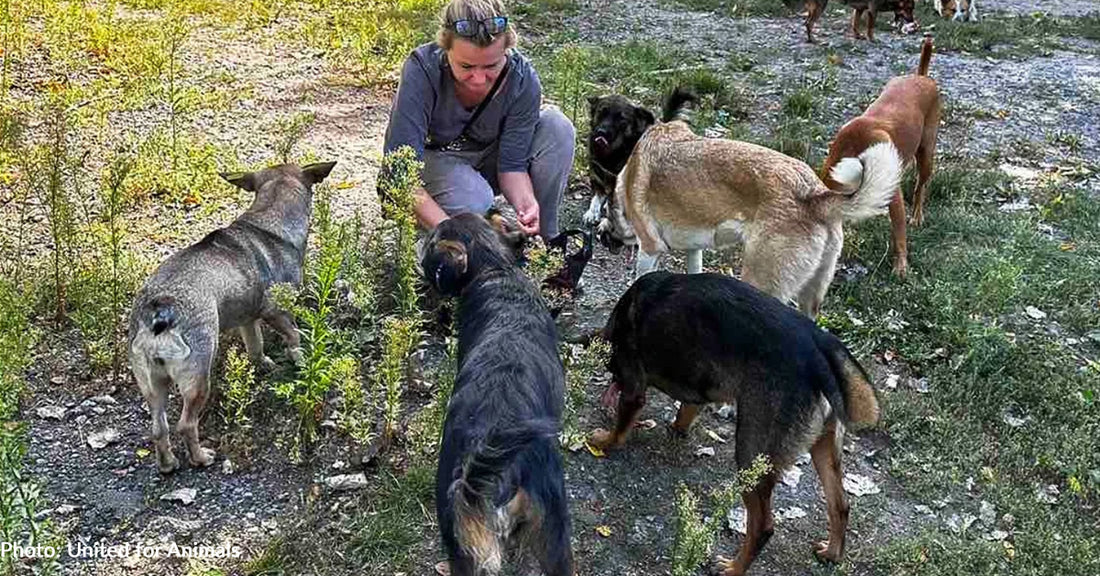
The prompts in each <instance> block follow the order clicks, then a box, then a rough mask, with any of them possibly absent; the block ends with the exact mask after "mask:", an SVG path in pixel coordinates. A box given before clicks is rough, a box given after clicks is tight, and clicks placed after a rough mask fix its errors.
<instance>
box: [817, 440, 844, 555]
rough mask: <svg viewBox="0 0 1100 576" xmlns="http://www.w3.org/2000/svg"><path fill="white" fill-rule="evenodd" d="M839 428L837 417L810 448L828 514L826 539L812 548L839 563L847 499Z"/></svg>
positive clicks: (841, 553) (842, 552) (842, 545)
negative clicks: (842, 480)
mask: <svg viewBox="0 0 1100 576" xmlns="http://www.w3.org/2000/svg"><path fill="white" fill-rule="evenodd" d="M840 442H841V431H840V430H839V429H838V427H837V423H836V420H835V419H834V420H830V421H829V422H828V423H826V425H825V430H824V432H822V433H821V436H819V437H818V438H817V441H816V442H814V445H813V447H812V448H810V457H811V458H812V459H813V462H814V469H815V470H817V476H818V478H821V487H822V489H823V490H824V491H825V505H826V507H827V508H828V514H829V539H828V540H826V541H824V542H819V543H818V544H817V546H816V547H815V549H814V554H816V555H817V557H818V558H820V559H821V560H824V561H827V562H839V561H840V558H841V556H842V555H843V554H844V533H845V531H846V530H847V528H848V499H847V497H846V496H845V495H844V486H843V485H842V482H841V478H843V474H841V468H840Z"/></svg>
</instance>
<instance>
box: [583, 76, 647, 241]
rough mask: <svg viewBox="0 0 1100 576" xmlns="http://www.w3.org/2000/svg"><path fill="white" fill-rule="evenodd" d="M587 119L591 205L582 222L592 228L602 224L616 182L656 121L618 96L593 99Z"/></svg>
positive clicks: (591, 99)
mask: <svg viewBox="0 0 1100 576" xmlns="http://www.w3.org/2000/svg"><path fill="white" fill-rule="evenodd" d="M588 117H589V123H588V125H589V126H591V127H592V130H591V132H589V134H588V179H589V182H590V183H591V186H592V202H591V203H589V205H588V211H587V212H585V213H584V216H583V217H582V221H583V222H584V224H585V225H586V226H592V225H595V224H596V223H597V222H599V221H600V217H601V216H602V214H603V207H604V206H605V205H606V204H607V199H608V198H609V197H610V196H611V195H612V194H614V193H615V179H616V178H617V177H618V175H619V172H621V171H622V169H623V166H625V165H626V160H627V158H630V153H631V152H633V151H634V145H635V144H637V143H638V140H639V139H640V138H641V137H642V134H644V133H645V131H646V130H647V129H648V128H649V127H650V126H652V125H653V124H654V123H655V122H656V121H657V120H656V118H654V117H653V113H652V112H650V111H649V110H646V109H645V108H643V107H641V106H635V105H634V104H632V103H631V102H630V101H629V100H627V99H626V98H624V97H622V96H619V95H617V94H612V95H610V96H600V97H596V96H590V97H589V98H588ZM666 121H667V120H666Z"/></svg>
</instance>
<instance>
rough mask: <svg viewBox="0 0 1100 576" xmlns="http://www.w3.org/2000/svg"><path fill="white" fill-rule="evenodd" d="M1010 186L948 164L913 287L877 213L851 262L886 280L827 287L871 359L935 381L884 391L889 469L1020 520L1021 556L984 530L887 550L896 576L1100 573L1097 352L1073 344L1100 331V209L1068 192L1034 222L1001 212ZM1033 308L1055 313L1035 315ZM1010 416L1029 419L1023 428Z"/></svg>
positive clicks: (834, 310)
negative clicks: (1057, 234) (895, 271)
mask: <svg viewBox="0 0 1100 576" xmlns="http://www.w3.org/2000/svg"><path fill="white" fill-rule="evenodd" d="M1006 188H1007V183H1006V182H1005V180H1004V177H1003V176H1001V175H999V174H997V173H993V172H975V171H968V170H966V169H963V168H958V167H951V166H941V167H940V168H939V172H938V174H937V176H936V177H935V178H934V179H933V181H932V185H931V188H930V194H931V197H930V202H929V205H928V206H927V220H926V226H925V227H923V228H919V229H914V228H912V227H910V229H909V242H910V260H909V262H910V278H909V279H908V280H907V281H905V282H901V281H898V280H896V279H894V278H893V277H892V276H890V274H889V267H888V266H881V267H878V266H877V264H876V263H877V262H879V261H880V260H881V258H882V256H883V255H884V254H885V253H886V250H887V241H888V240H887V236H888V221H887V220H886V219H885V218H880V219H874V220H871V221H868V222H867V223H865V224H863V225H861V226H859V227H858V228H856V229H855V230H854V231H853V233H851V234H849V237H848V241H847V243H846V254H845V257H846V258H851V259H857V260H861V261H863V262H864V264H865V265H866V266H867V267H868V268H870V269H872V270H877V273H875V274H873V275H872V276H870V277H868V278H866V279H864V280H862V281H860V282H850V283H845V282H837V283H834V285H833V288H832V290H831V291H830V302H829V305H828V306H827V310H826V312H827V314H826V316H825V319H824V321H825V323H826V325H830V326H831V327H832V328H834V329H836V330H838V331H839V332H841V333H842V334H843V335H844V337H845V339H846V340H847V341H848V342H849V343H850V344H852V345H853V346H854V348H856V349H857V350H859V352H860V354H863V355H866V354H868V353H869V352H872V351H882V350H886V349H890V350H894V351H896V353H897V354H898V357H899V358H900V359H901V360H902V361H903V362H905V363H906V364H907V365H908V366H909V367H910V369H911V370H912V371H913V373H914V375H915V376H918V377H923V378H928V381H929V383H930V385H931V390H930V392H929V393H927V394H918V393H915V392H913V391H909V390H907V389H902V388H899V389H898V391H896V392H892V393H889V394H888V395H886V397H885V398H884V405H885V414H884V417H883V422H884V426H885V428H886V430H887V432H888V433H889V435H890V437H891V444H892V450H891V460H890V463H889V468H890V472H891V475H892V476H893V477H894V478H895V479H896V480H897V481H899V483H900V484H901V486H902V487H903V488H904V489H905V490H906V491H907V492H908V493H910V495H911V496H912V497H913V498H916V499H917V500H919V501H921V502H924V503H931V502H933V501H934V500H937V499H942V498H944V497H946V496H949V495H951V496H953V497H954V498H955V500H956V502H960V506H962V509H963V511H966V509H967V508H973V510H970V512H971V513H975V514H976V508H977V506H976V504H975V502H976V501H977V499H979V498H980V499H986V500H988V501H990V502H992V503H993V504H994V505H996V507H997V510H998V515H999V516H1000V515H1003V514H1006V513H1007V514H1011V515H1012V516H1013V517H1014V518H1015V522H1016V524H1015V526H1014V527H1013V528H1012V530H1011V533H1012V535H1013V542H1012V544H1013V549H1012V550H1011V552H1009V551H1007V549H1006V548H1004V547H1003V546H1002V545H1001V544H1000V543H997V542H993V543H989V542H986V541H984V540H982V539H981V534H980V533H972V534H964V535H961V536H960V535H954V534H948V533H944V532H942V531H933V532H930V533H927V534H922V535H918V536H914V537H906V538H901V539H898V540H896V541H894V542H892V543H891V544H890V545H889V546H886V547H884V548H882V549H880V550H877V551H876V553H875V554H876V556H875V563H876V565H878V566H879V567H880V568H882V569H884V570H886V569H887V568H888V567H889V570H888V572H889V573H891V574H962V573H967V574H969V573H975V574H976V573H981V574H1002V573H1003V574H1008V573H1012V574H1095V573H1096V571H1097V567H1098V566H1100V564H1098V560H1097V558H1100V556H1098V555H1097V551H1098V550H1100V537H1098V534H1100V533H1098V532H1097V530H1096V527H1097V516H1096V513H1095V506H1096V504H1097V500H1098V497H1100V454H1098V453H1097V451H1096V440H1095V439H1096V438H1097V437H1100V404H1098V403H1097V396H1098V395H1100V364H1096V360H1097V359H1098V358H1100V349H1098V347H1097V346H1096V345H1087V344H1085V345H1081V344H1078V345H1074V344H1070V343H1067V339H1068V338H1078V339H1081V338H1084V337H1085V336H1086V335H1087V334H1088V333H1089V332H1090V331H1094V330H1095V329H1096V326H1098V325H1100V285H1098V284H1097V282H1096V270H1097V269H1098V264H1100V230H1098V229H1097V227H1096V226H1095V222H1096V221H1097V220H1096V219H1097V218H1098V217H1100V205H1098V203H1097V202H1096V200H1095V199H1092V198H1089V197H1087V196H1086V195H1085V194H1084V193H1083V192H1082V191H1080V190H1076V189H1074V188H1073V186H1072V184H1064V185H1062V186H1061V187H1059V188H1058V189H1057V190H1056V192H1057V193H1056V194H1053V195H1051V194H1049V193H1048V195H1047V198H1048V200H1046V202H1045V204H1044V206H1043V207H1042V209H1041V210H1040V211H1039V212H1038V214H1036V213H1023V214H1019V213H1017V214H1005V213H1001V212H999V211H997V209H996V204H995V203H993V202H991V201H990V200H991V198H993V196H994V195H995V194H996V193H997V191H998V190H1002V191H1003V190H1004V189H1006ZM1048 192H1049V191H1048ZM1034 199H1035V196H1033V201H1034ZM1041 225H1048V226H1053V227H1054V228H1055V229H1057V230H1060V231H1061V232H1062V233H1063V234H1066V235H1068V236H1069V238H1070V242H1068V243H1067V242H1065V241H1062V240H1058V239H1052V238H1050V237H1048V236H1047V235H1046V234H1044V233H1043V232H1042V230H1041V227H1040V226H1041ZM1069 244H1072V249H1068V248H1067V246H1068V245H1069ZM1026 306H1034V307H1036V308H1038V309H1040V310H1043V311H1045V312H1046V313H1047V314H1048V317H1047V319H1045V320H1043V321H1041V322H1036V321H1034V320H1032V319H1030V318H1028V317H1027V316H1026V315H1025V314H1024V313H1023V312H1024V308H1025V307H1026ZM842 309H843V310H844V311H843V312H841V311H840V310H842ZM848 314H852V315H855V316H857V317H858V318H861V319H863V320H865V323H863V324H862V325H860V326H856V325H854V324H853V323H851V322H850V320H849V319H848V318H849V316H848ZM898 320H903V321H904V322H906V323H907V325H905V326H899V324H898ZM1051 321H1055V322H1057V323H1058V324H1059V325H1060V326H1061V329H1060V331H1059V333H1055V332H1053V331H1052V330H1050V329H1048V327H1047V325H1049V324H1050V322H1051ZM1006 412H1007V413H1011V414H1013V415H1014V416H1017V417H1026V418H1028V419H1029V420H1028V421H1027V423H1026V424H1025V425H1024V426H1022V427H1019V428H1016V427H1013V426H1011V425H1009V424H1008V423H1006V422H1005V418H1004V415H1005V413H1006ZM967 478H975V479H978V480H979V481H978V483H977V485H976V487H975V489H974V490H975V492H976V493H977V496H975V497H974V498H970V497H968V496H962V494H961V492H963V490H964V489H963V488H962V486H963V484H964V483H965V481H966V479H967ZM1047 484H1055V485H1057V486H1059V487H1060V489H1061V496H1060V497H1059V500H1058V503H1057V504H1055V505H1047V504H1040V503H1038V502H1037V501H1036V498H1035V491H1036V486H1038V485H1047ZM1009 556H1011V558H1009Z"/></svg>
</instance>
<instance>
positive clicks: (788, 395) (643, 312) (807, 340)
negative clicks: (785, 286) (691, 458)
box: [590, 272, 879, 576]
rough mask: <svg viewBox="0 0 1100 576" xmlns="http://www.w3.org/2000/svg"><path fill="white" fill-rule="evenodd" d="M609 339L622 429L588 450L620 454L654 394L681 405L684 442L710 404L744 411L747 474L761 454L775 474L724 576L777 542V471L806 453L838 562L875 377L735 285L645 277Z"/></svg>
mask: <svg viewBox="0 0 1100 576" xmlns="http://www.w3.org/2000/svg"><path fill="white" fill-rule="evenodd" d="M604 336H605V337H606V338H607V339H608V340H609V341H610V342H611V347H612V355H611V361H610V365H609V368H610V370H611V373H612V376H613V384H612V386H617V387H619V389H620V390H621V393H620V394H619V401H618V415H617V421H616V424H615V429H614V430H612V431H611V432H608V431H606V430H596V431H594V432H593V434H592V436H591V439H590V443H591V444H593V445H595V446H597V447H600V448H614V447H616V446H619V445H621V444H622V443H623V442H624V440H625V439H626V435H627V433H628V432H629V431H630V429H631V428H632V426H633V423H634V421H635V420H636V419H637V417H638V413H639V411H640V410H641V409H642V407H643V406H644V405H645V402H646V389H647V388H648V387H650V386H653V387H656V388H658V389H660V390H661V391H662V392H664V393H666V394H668V395H669V396H671V397H672V398H675V399H676V400H679V401H680V402H681V405H680V412H679V414H677V417H676V422H675V423H674V424H673V427H674V428H675V429H678V430H680V431H686V430H687V429H688V427H689V426H690V425H691V423H692V420H694V418H695V416H696V414H697V413H698V411H699V408H700V406H701V405H702V404H706V403H708V402H725V403H736V405H737V424H736V450H737V453H736V460H737V467H738V469H739V470H741V469H745V468H747V467H748V466H749V465H750V464H751V463H752V461H753V459H755V458H756V457H757V456H758V455H761V454H763V455H766V456H767V457H768V458H769V461H770V463H771V466H772V468H771V472H770V473H768V474H767V475H765V476H764V478H763V479H762V480H760V482H759V483H758V484H757V486H756V487H755V488H753V489H752V490H751V491H749V492H746V493H744V494H742V497H743V498H744V501H745V509H746V510H747V512H748V524H747V528H748V532H747V534H746V536H745V541H744V543H743V544H742V546H741V550H740V552H739V553H738V555H737V558H736V559H734V560H722V561H721V568H722V570H723V574H725V575H726V576H738V575H741V574H744V573H745V571H746V570H747V569H748V568H749V565H750V564H751V563H752V561H753V559H754V558H755V557H756V555H757V553H758V552H759V551H760V550H761V548H762V547H763V546H764V544H765V543H766V542H767V541H768V538H770V537H771V535H772V532H773V524H774V522H773V519H772V511H771V499H772V489H773V488H774V487H775V483H776V480H777V478H778V476H779V471H781V470H783V469H785V468H787V467H788V466H790V465H791V464H793V463H794V460H795V458H796V457H797V456H798V455H799V454H800V453H802V452H804V451H805V450H806V448H809V449H810V454H811V455H812V457H813V463H814V468H815V469H816V470H817V473H818V476H819V477H820V478H821V484H822V487H823V488H824V491H825V501H826V504H827V507H828V516H829V539H828V540H827V541H825V542H822V543H820V544H819V545H818V546H817V548H816V553H817V555H818V557H820V558H822V559H824V560H829V561H834V562H835V561H838V560H839V559H840V557H841V555H842V553H843V551H844V535H845V530H846V528H847V524H848V503H847V501H846V499H845V496H844V490H843V488H842V486H841V478H842V474H841V459H840V456H841V451H840V445H841V440H842V438H843V434H844V426H845V425H852V424H860V425H870V424H874V423H875V422H876V421H877V420H878V415H879V409H878V403H877V401H876V399H875V394H874V390H873V389H872V387H871V382H870V377H869V376H868V375H867V373H866V372H865V371H864V370H863V368H862V367H860V365H859V363H858V362H856V360H855V359H854V358H853V357H852V355H851V353H850V352H849V351H848V349H847V348H845V347H844V344H843V343H842V342H841V341H840V340H839V339H837V338H836V337H835V336H833V335H831V334H829V333H828V332H825V331H824V330H822V329H820V328H818V327H817V325H816V324H814V322H813V321H812V320H810V319H809V318H807V317H805V316H803V315H801V314H799V313H798V312H796V311H795V310H794V309H792V308H790V307H788V306H785V305H784V304H783V303H781V302H780V301H778V300H776V299H775V298H772V297H770V296H768V295H767V294H764V293H763V292H760V291H759V290H757V289H755V288H753V287H752V286H750V285H748V284H746V283H744V282H740V281H738V280H736V279H734V278H730V277H727V276H722V275H718V274H670V273H667V272H653V273H650V274H647V275H645V276H643V277H642V278H640V279H638V280H637V281H636V282H635V283H634V285H633V286H631V287H630V289H629V290H627V291H626V294H624V295H623V297H622V298H621V299H620V300H619V302H618V304H616V306H615V309H614V311H613V312H612V313H611V317H610V319H609V320H608V322H607V325H606V327H605V329H604Z"/></svg>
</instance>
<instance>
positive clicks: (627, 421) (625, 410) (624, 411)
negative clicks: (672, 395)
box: [588, 388, 646, 449]
mask: <svg viewBox="0 0 1100 576" xmlns="http://www.w3.org/2000/svg"><path fill="white" fill-rule="evenodd" d="M645 400H646V397H645V388H642V390H641V392H637V391H630V392H628V391H627V390H625V389H624V390H623V391H622V392H621V393H620V394H619V408H618V410H617V414H616V419H615V430H613V431H611V432H608V431H607V430H604V429H603V428H597V429H596V430H593V431H592V434H591V436H589V437H588V443H589V444H591V445H592V446H594V447H596V448H602V449H607V448H617V447H619V446H622V444H623V442H625V441H626V436H627V434H629V433H630V430H631V429H632V428H634V421H635V420H637V419H638V413H639V412H641V411H642V408H643V407H644V406H645Z"/></svg>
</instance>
